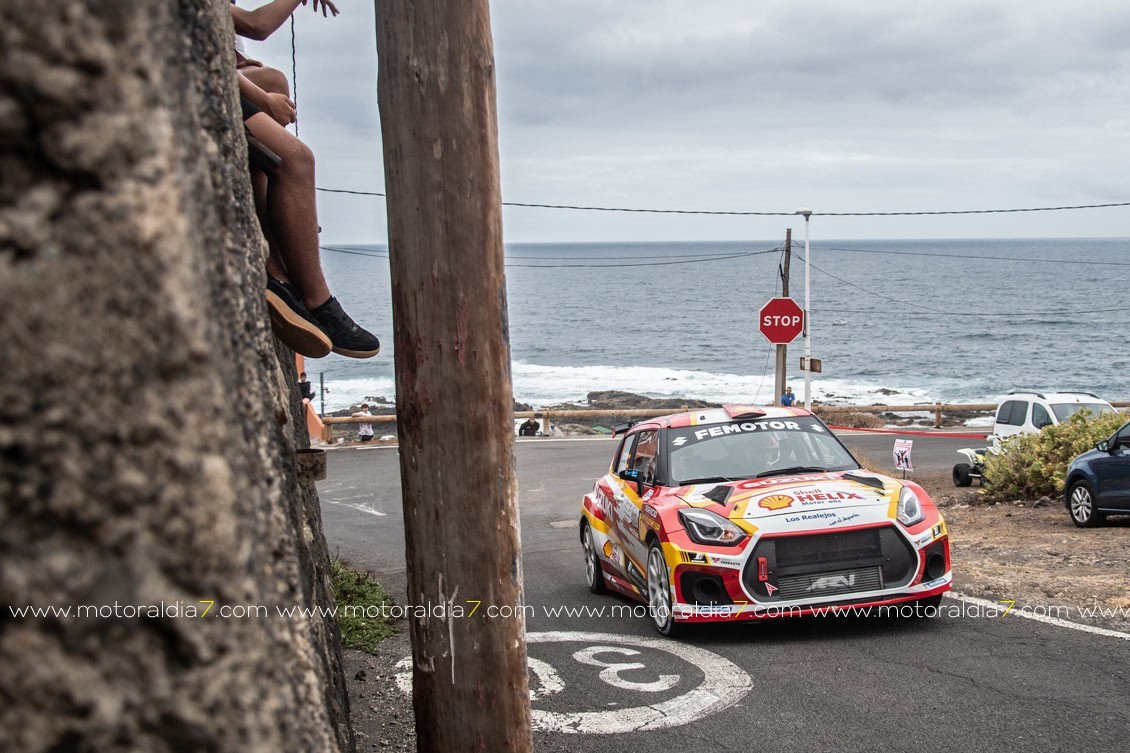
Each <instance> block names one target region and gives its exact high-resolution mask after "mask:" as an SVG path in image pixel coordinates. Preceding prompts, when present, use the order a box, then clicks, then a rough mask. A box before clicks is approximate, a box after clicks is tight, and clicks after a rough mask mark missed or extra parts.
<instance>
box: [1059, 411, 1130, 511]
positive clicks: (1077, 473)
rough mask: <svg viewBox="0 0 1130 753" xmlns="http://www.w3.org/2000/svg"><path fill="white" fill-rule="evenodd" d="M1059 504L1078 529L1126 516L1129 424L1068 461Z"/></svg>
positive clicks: (1129, 495)
mask: <svg viewBox="0 0 1130 753" xmlns="http://www.w3.org/2000/svg"><path fill="white" fill-rule="evenodd" d="M1063 501H1064V504H1065V505H1067V511H1068V512H1069V513H1071V522H1072V523H1074V524H1075V525H1077V526H1079V527H1080V528H1090V527H1091V526H1097V525H1099V524H1100V523H1102V522H1103V519H1104V518H1106V516H1107V515H1130V423H1127V424H1124V425H1123V426H1122V428H1121V429H1119V430H1118V431H1116V432H1114V434H1112V435H1111V436H1110V439H1106V440H1104V441H1102V442H1099V443H1098V444H1096V445H1095V449H1093V450H1088V451H1087V452H1084V453H1083V454H1082V455H1080V456H1079V457H1077V458H1075V459H1074V460H1072V461H1071V465H1069V466H1067V484H1066V486H1064V494H1063Z"/></svg>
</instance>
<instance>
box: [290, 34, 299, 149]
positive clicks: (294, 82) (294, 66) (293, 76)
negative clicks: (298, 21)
mask: <svg viewBox="0 0 1130 753" xmlns="http://www.w3.org/2000/svg"><path fill="white" fill-rule="evenodd" d="M290 98H291V100H293V102H294V135H295V136H297V135H298V51H297V46H296V44H295V35H294V14H293V13H291V14H290Z"/></svg>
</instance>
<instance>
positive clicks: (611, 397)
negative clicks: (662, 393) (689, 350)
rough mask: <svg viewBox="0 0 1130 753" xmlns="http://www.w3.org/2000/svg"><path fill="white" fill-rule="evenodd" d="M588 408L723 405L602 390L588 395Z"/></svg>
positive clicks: (621, 408)
mask: <svg viewBox="0 0 1130 753" xmlns="http://www.w3.org/2000/svg"><path fill="white" fill-rule="evenodd" d="M588 404H589V405H588V407H590V408H593V409H596V410H623V409H625V408H639V409H648V410H651V409H654V410H665V409H667V408H670V409H671V410H673V411H676V410H680V409H682V408H718V407H721V403H711V402H708V401H706V400H691V399H688V398H682V397H674V398H654V397H646V396H644V395H637V394H635V393H632V392H622V391H619V390H602V391H597V392H590V393H589V394H588Z"/></svg>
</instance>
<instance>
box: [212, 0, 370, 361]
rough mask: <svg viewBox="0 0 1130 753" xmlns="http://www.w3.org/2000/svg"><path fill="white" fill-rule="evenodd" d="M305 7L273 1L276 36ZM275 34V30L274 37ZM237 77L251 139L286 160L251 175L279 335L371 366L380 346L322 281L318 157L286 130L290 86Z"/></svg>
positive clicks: (295, 346) (239, 24)
mask: <svg viewBox="0 0 1130 753" xmlns="http://www.w3.org/2000/svg"><path fill="white" fill-rule="evenodd" d="M298 2H303V0H274V2H271V3H269V4H268V5H267V6H264V9H268V10H271V11H272V13H273V16H272V18H274V19H276V20H277V21H278V24H277V25H275V26H274V28H278V25H281V24H282V21H283V20H285V19H286V18H287V17H289V15H290V13H291V12H293V10H294V8H295V7H297V4H298ZM318 2H321V3H322V8H323V13H324V12H325V10H326V9H327V8H330V9H332V10H333V12H334V13H335V15H336V13H337V9H336V8H334V7H333V5H332V3H329V2H326V0H315V2H314V8H315V10H317V7H318ZM303 4H305V3H304V2H303ZM260 10H262V9H260ZM284 11H285V13H284ZM250 13H252V14H253V13H255V12H250ZM247 14H249V12H247V11H242V10H241V9H239V8H237V7H236V6H235V5H233V6H232V19H233V22H234V23H235V26H236V30H237V33H241V34H243V33H247V31H248V26H247V24H246V23H245V22H246V18H245V15H247ZM268 27H269V25H268ZM268 27H261V28H268ZM274 28H270V29H269V30H268V31H267V35H269V33H270V31H273V30H274ZM252 67H254V66H252ZM265 70H268V71H270V70H273V69H265ZM248 72H251V73H252V75H255V76H256V77H257V78H259V79H260V80H263V81H264V83H266V84H267V85H269V86H272V87H273V88H279V79H281V87H282V89H283V91H282V92H280V91H267V90H265V89H263V88H262V87H260V86H258V85H257V84H256V83H255V82H254V81H253V80H252V77H251V76H249V75H248ZM275 73H278V72H277V71H275ZM236 75H237V76H238V80H239V93H240V100H241V104H242V107H243V121H244V125H245V126H246V127H247V130H248V132H249V133H250V134H251V136H253V137H254V138H255V139H257V140H258V141H259V142H261V143H262V144H263V146H265V147H266V148H268V149H270V150H271V151H272V152H274V153H275V154H277V155H278V156H279V157H280V158H281V159H282V164H281V165H280V166H279V167H278V169H277V170H274V171H272V172H269V173H266V172H262V171H257V170H256V171H253V173H252V184H253V187H254V189H255V209H256V212H257V214H258V215H259V223H260V225H261V226H262V228H263V234H264V236H265V237H266V239H267V245H268V247H269V249H270V254H269V256H268V258H267V303H268V306H269V308H270V313H271V325H272V327H273V329H274V330H275V334H276V335H278V337H279V339H280V340H282V342H283V343H284V344H285V345H287V346H288V347H290V348H291V349H292V350H294V351H295V352H297V353H300V354H301V355H303V356H306V357H308V358H321V357H322V356H325V355H327V354H328V353H329V352H330V351H331V350H332V351H333V352H335V353H338V354H340V355H343V356H349V357H351V358H372V357H373V356H375V355H377V353H379V352H380V349H381V345H380V341H379V340H378V339H377V338H376V337H375V336H374V335H373V334H372V333H370V332H368V331H367V330H365V329H362V328H361V327H360V326H359V325H358V324H357V323H356V322H354V321H353V319H352V318H351V317H350V316H349V314H347V313H346V312H345V310H344V309H343V308H342V307H341V304H340V303H339V302H338V300H337V298H335V297H333V295H332V294H331V293H330V289H329V286H328V285H327V283H326V279H325V276H324V274H323V273H322V264H321V258H320V248H319V245H318V215H317V205H316V201H315V196H314V190H315V182H314V155H313V153H312V152H311V151H310V149H309V147H307V146H306V145H305V144H304V143H302V142H301V141H299V140H298V138H297V137H296V136H294V135H293V134H291V133H290V132H289V131H287V130H286V128H285V127H284V126H286V125H289V124H290V123H293V122H294V120H295V117H296V111H295V107H294V102H292V101H291V100H290V98H289V97H288V96H287V95H286V94H285V93H284V92H285V90H286V79H285V77H284V76H282V75H281V74H279V75H278V76H273V75H265V74H262V73H259V74H255V73H254V72H252V71H250V69H249V68H248V67H247V66H245V67H244V69H241V70H237V72H236Z"/></svg>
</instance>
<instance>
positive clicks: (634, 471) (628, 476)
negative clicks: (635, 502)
mask: <svg viewBox="0 0 1130 753" xmlns="http://www.w3.org/2000/svg"><path fill="white" fill-rule="evenodd" d="M617 475H618V476H620V478H622V479H624V480H625V481H631V482H634V483H635V485H636V494H639V495H641V496H642V495H643V473H642V472H641V471H640V469H639V468H625V469H624V470H622V471H620V473H619V474H617Z"/></svg>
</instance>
